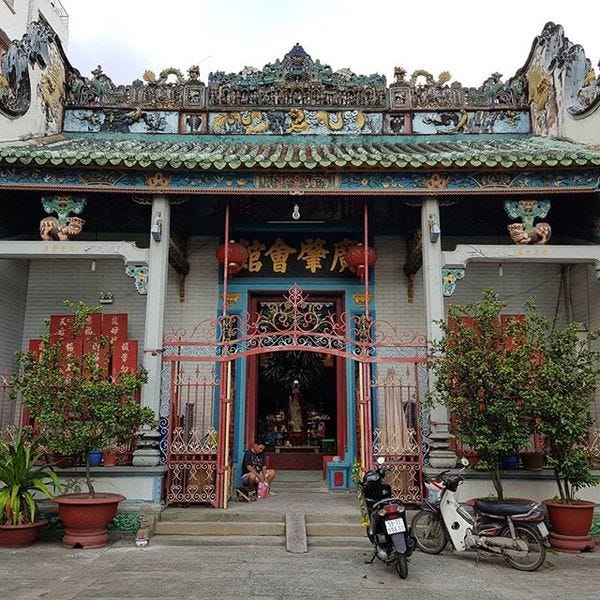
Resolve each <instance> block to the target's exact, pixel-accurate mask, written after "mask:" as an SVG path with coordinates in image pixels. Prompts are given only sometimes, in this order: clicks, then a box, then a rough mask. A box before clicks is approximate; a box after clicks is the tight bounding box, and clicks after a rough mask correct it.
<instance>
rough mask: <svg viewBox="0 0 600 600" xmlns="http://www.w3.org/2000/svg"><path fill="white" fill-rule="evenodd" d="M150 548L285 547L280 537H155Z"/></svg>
mask: <svg viewBox="0 0 600 600" xmlns="http://www.w3.org/2000/svg"><path fill="white" fill-rule="evenodd" d="M150 544H151V545H152V546H282V547H283V546H285V537H284V536H281V535H261V536H251V535H174V534H162V535H156V536H154V537H153V538H152V539H151V540H150Z"/></svg>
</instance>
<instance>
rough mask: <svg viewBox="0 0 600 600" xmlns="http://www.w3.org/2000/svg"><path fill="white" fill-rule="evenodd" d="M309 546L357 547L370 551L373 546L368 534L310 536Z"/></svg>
mask: <svg viewBox="0 0 600 600" xmlns="http://www.w3.org/2000/svg"><path fill="white" fill-rule="evenodd" d="M307 539H308V548H309V550H310V548H323V547H325V548H356V549H357V550H363V551H367V552H368V551H369V550H370V549H371V548H372V547H373V546H372V545H371V542H369V539H368V538H367V536H366V534H364V533H363V537H356V536H341V535H338V536H334V535H329V536H309V537H308V538H307Z"/></svg>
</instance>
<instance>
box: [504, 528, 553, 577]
mask: <svg viewBox="0 0 600 600" xmlns="http://www.w3.org/2000/svg"><path fill="white" fill-rule="evenodd" d="M514 527H515V537H516V538H517V540H519V541H521V542H524V543H525V544H527V550H512V549H511V548H505V549H504V550H503V552H502V556H503V558H504V560H505V561H506V562H507V563H508V564H509V565H510V566H511V567H512V568H513V569H518V570H519V571H535V570H536V569H538V568H539V567H541V566H542V565H543V564H544V561H545V560H546V547H545V546H544V544H543V543H542V540H541V539H540V536H539V535H537V533H536V532H535V531H534V530H533V529H532V528H531V527H527V526H526V525H515V526H514ZM500 535H502V536H504V537H510V529H509V528H508V527H505V528H504V529H503V530H502V533H501V534H500Z"/></svg>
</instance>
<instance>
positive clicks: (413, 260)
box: [404, 228, 423, 303]
mask: <svg viewBox="0 0 600 600" xmlns="http://www.w3.org/2000/svg"><path fill="white" fill-rule="evenodd" d="M421 241H422V233H421V228H418V229H415V230H413V231H412V232H411V233H409V235H408V236H407V238H406V246H407V253H406V261H405V262H404V274H405V275H406V278H407V279H408V302H409V303H412V301H413V298H414V281H415V275H416V273H418V271H419V269H420V268H421V266H422V265H423V253H422V249H421Z"/></svg>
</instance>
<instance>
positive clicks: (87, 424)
mask: <svg viewBox="0 0 600 600" xmlns="http://www.w3.org/2000/svg"><path fill="white" fill-rule="evenodd" d="M98 311H99V308H97V307H90V306H88V305H86V304H85V303H82V302H81V303H79V305H78V306H77V308H76V310H75V314H74V325H73V333H74V334H75V335H76V336H77V335H78V334H79V333H81V332H82V331H83V329H84V328H85V326H86V324H87V322H88V318H89V317H90V315H92V314H93V313H95V312H98ZM94 344H95V348H94V349H93V350H92V351H90V352H87V353H85V354H84V355H83V356H77V355H76V354H75V353H69V352H65V347H64V345H63V344H61V343H60V342H59V341H57V340H55V339H52V337H51V336H50V335H49V334H46V335H44V336H42V344H41V347H40V350H39V351H38V352H24V353H19V354H18V355H17V360H18V362H19V364H20V367H21V370H20V372H19V374H18V375H16V376H15V377H14V378H13V380H12V387H13V390H14V392H20V393H21V395H22V399H23V404H24V406H25V407H26V408H27V409H28V411H29V414H30V416H31V417H32V418H33V419H35V422H36V427H37V428H38V430H39V436H40V439H41V440H42V443H43V444H44V446H46V447H47V448H48V450H49V451H51V452H55V453H58V454H62V455H71V456H76V457H78V458H79V459H80V460H85V465H86V483H87V486H88V490H89V493H90V495H93V494H94V493H95V490H94V486H93V484H92V480H91V474H90V466H89V459H88V454H89V452H90V451H91V450H95V449H102V448H107V447H109V446H110V445H112V444H113V443H114V442H115V441H118V442H119V443H121V442H124V443H125V442H127V441H131V439H132V436H134V435H135V432H136V431H137V430H138V428H139V427H141V426H143V425H151V424H153V423H154V421H155V415H154V412H153V411H152V410H151V409H150V408H147V407H142V406H139V405H138V403H137V400H136V393H137V392H138V390H139V389H140V387H141V386H142V385H143V384H144V383H146V381H147V373H146V371H145V370H144V369H143V368H142V367H140V368H138V370H137V372H136V373H131V372H128V373H122V374H119V375H118V376H117V377H112V376H110V375H109V374H108V369H107V366H106V365H107V360H108V358H106V357H105V353H107V352H109V350H110V346H109V342H108V339H107V338H105V337H103V336H100V337H99V338H98V339H96V340H95V341H94ZM103 356H104V358H103Z"/></svg>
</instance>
